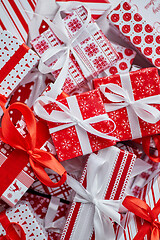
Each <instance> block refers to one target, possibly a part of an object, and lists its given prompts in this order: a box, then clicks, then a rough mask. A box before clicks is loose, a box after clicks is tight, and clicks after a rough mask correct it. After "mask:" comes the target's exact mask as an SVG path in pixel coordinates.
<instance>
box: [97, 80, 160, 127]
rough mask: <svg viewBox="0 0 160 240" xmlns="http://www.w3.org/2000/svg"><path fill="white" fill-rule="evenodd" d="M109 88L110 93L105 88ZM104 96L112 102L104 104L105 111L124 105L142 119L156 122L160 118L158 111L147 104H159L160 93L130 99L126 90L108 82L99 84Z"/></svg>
mask: <svg viewBox="0 0 160 240" xmlns="http://www.w3.org/2000/svg"><path fill="white" fill-rule="evenodd" d="M106 89H109V90H110V91H111V92H112V93H108V92H106V91H105V90H106ZM100 90H101V92H102V93H103V94H104V96H105V97H106V98H107V99H108V100H109V101H111V102H113V103H107V104H105V109H106V112H112V111H115V110H119V109H121V108H124V107H131V108H132V109H133V111H134V112H135V114H136V115H137V116H138V117H139V118H141V119H142V120H143V121H145V122H148V123H156V122H158V121H159V120H160V111H159V110H158V109H156V108H155V107H153V106H150V105H149V104H160V95H155V96H150V97H147V98H143V99H139V100H136V101H135V100H134V101H131V99H130V96H129V94H128V91H127V90H126V89H123V88H121V87H120V86H118V85H117V84H113V83H108V84H104V85H101V86H100Z"/></svg>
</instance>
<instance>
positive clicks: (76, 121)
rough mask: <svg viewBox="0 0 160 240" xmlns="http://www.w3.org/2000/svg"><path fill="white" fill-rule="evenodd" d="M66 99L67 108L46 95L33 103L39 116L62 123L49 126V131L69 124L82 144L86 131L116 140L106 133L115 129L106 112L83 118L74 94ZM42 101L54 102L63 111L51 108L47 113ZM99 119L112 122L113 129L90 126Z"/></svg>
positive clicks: (54, 130)
mask: <svg viewBox="0 0 160 240" xmlns="http://www.w3.org/2000/svg"><path fill="white" fill-rule="evenodd" d="M66 100H67V102H68V105H69V108H67V107H66V106H65V105H64V104H62V103H60V102H58V101H56V100H55V99H53V98H50V97H48V96H41V97H39V98H38V99H37V100H36V102H35V104H34V110H35V113H36V114H37V115H38V116H39V117H40V118H42V119H44V120H46V121H49V122H53V123H64V124H63V125H60V126H57V127H54V128H50V133H54V132H57V131H60V130H63V129H66V128H68V127H71V126H75V127H76V130H77V134H78V136H79V137H81V139H82V140H81V141H80V142H81V143H82V144H83V143H84V142H85V139H86V137H87V136H86V137H84V136H85V135H86V132H89V133H91V134H94V135H96V136H98V137H101V138H104V139H109V140H118V139H117V138H116V137H113V136H109V135H108V134H110V133H112V132H113V131H114V130H115V127H116V126H115V123H114V121H113V120H111V119H110V118H109V117H108V115H107V114H103V115H98V116H94V117H91V118H88V119H85V120H83V118H82V116H81V112H80V109H79V105H78V102H77V98H76V96H71V97H69V98H66ZM42 103H43V104H45V105H46V104H49V103H56V104H57V105H58V106H59V107H60V108H61V109H62V110H63V111H59V110H53V111H52V112H51V114H49V113H48V112H47V111H46V110H45V109H44V108H43V106H42ZM101 121H111V122H112V123H113V124H114V129H113V130H112V131H110V132H108V133H102V132H100V131H98V130H96V129H95V128H94V127H92V126H91V124H92V123H98V122H101ZM87 139H88V138H87ZM86 144H89V145H90V143H89V142H88V143H87V142H86ZM86 144H85V145H86ZM85 145H84V147H85Z"/></svg>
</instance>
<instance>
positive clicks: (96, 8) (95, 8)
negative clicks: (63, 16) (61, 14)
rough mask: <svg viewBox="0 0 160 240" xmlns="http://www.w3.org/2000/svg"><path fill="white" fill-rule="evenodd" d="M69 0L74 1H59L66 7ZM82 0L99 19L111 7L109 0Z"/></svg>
mask: <svg viewBox="0 0 160 240" xmlns="http://www.w3.org/2000/svg"><path fill="white" fill-rule="evenodd" d="M68 2H72V1H71V0H58V1H57V3H58V4H59V5H60V6H63V7H65V4H66V3H68ZM81 2H84V3H85V4H86V5H87V6H88V8H89V9H90V11H91V15H92V18H93V19H98V18H99V17H100V16H101V15H103V14H104V12H105V11H107V10H108V9H109V8H110V7H111V4H110V3H109V1H108V0H100V1H98V2H97V1H95V0H89V1H87V0H83V1H81Z"/></svg>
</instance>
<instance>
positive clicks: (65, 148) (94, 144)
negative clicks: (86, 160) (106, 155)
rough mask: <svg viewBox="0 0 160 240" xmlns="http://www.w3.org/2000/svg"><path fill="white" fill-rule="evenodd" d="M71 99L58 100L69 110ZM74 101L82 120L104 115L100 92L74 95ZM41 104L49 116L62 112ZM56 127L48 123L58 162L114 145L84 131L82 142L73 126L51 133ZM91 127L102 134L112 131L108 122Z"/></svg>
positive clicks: (111, 123) (53, 104) (49, 105)
mask: <svg viewBox="0 0 160 240" xmlns="http://www.w3.org/2000/svg"><path fill="white" fill-rule="evenodd" d="M72 99H73V97H67V98H66V99H62V100H59V102H61V103H62V104H64V105H65V106H67V107H68V108H69V103H68V101H70V100H71V101H72ZM75 100H76V101H77V105H76V107H77V108H79V109H80V113H81V115H82V118H83V119H88V118H90V117H94V116H98V115H102V114H105V113H106V111H105V108H104V105H103V102H102V99H101V96H100V92H99V91H98V90H93V91H90V92H86V93H82V94H78V95H76V97H75ZM41 103H42V105H43V108H44V109H45V110H46V111H47V112H48V114H51V112H52V111H53V110H56V109H57V110H58V111H62V110H61V108H59V107H58V106H57V105H56V104H55V103H49V104H47V105H45V104H44V103H43V102H41ZM57 125H58V124H57V123H51V122H48V126H49V131H50V133H51V136H52V139H53V143H54V146H55V149H56V152H57V155H58V159H59V161H64V160H67V159H71V158H74V157H78V156H82V155H86V154H89V153H91V152H95V151H98V150H100V149H103V148H106V147H109V146H112V145H114V144H115V141H113V140H108V139H104V138H101V137H98V136H96V135H93V134H91V133H89V132H86V131H84V136H83V140H82V136H81V135H80V134H78V132H77V129H76V127H75V126H72V127H68V128H66V129H63V130H60V131H57V132H55V133H52V129H54V127H56V126H57ZM92 126H93V127H94V128H95V129H96V130H99V131H100V132H103V133H108V132H111V131H114V125H113V122H110V121H108V120H106V121H101V122H97V123H94V124H93V123H92ZM84 138H86V139H85V142H86V143H85V147H84V145H83V142H84Z"/></svg>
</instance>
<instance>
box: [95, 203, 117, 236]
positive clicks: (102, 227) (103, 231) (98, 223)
mask: <svg viewBox="0 0 160 240" xmlns="http://www.w3.org/2000/svg"><path fill="white" fill-rule="evenodd" d="M94 230H95V240H106V238H107V240H113V239H115V232H114V228H113V224H112V222H111V221H110V220H109V218H107V217H106V218H105V217H104V215H102V214H101V212H100V211H99V210H98V209H97V207H96V208H95V214H94Z"/></svg>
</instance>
